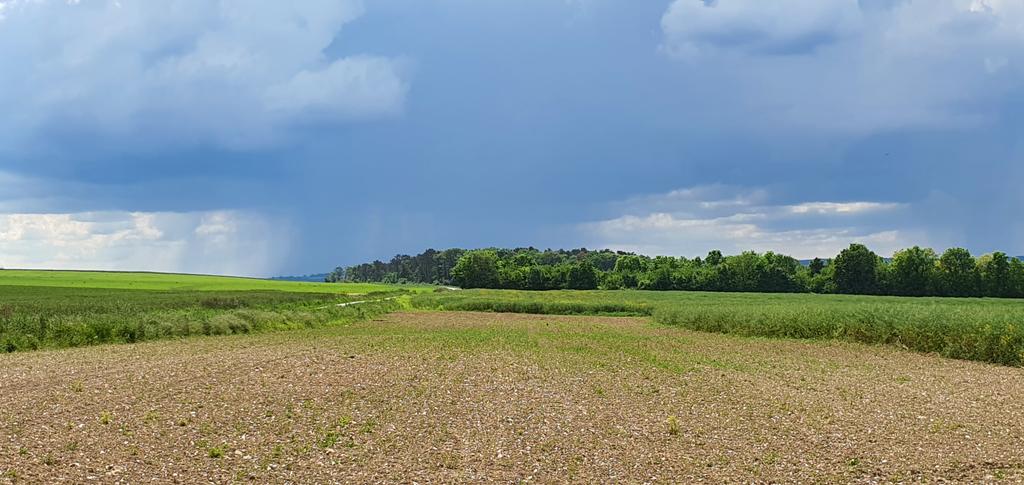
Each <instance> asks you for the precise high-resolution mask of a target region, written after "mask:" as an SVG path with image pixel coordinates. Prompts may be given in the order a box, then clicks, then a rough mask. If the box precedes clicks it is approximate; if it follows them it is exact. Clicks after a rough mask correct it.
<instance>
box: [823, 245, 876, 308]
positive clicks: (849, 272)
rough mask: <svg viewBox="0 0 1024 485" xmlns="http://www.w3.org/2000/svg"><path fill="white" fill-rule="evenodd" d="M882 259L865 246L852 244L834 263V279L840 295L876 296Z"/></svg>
mask: <svg viewBox="0 0 1024 485" xmlns="http://www.w3.org/2000/svg"><path fill="white" fill-rule="evenodd" d="M881 259H882V258H879V257H878V255H877V254H875V253H874V252H872V251H871V250H870V249H868V248H867V247H866V246H864V245H863V244H856V243H854V244H851V245H850V247H848V248H846V249H844V250H842V251H841V252H840V253H839V255H838V256H836V258H835V260H833V261H832V265H831V266H833V268H834V273H833V279H834V280H835V286H836V291H838V292H839V293H853V294H868V295H870V294H874V293H876V292H877V291H878V266H879V264H880V263H881Z"/></svg>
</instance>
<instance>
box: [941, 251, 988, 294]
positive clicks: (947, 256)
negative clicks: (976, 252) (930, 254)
mask: <svg viewBox="0 0 1024 485" xmlns="http://www.w3.org/2000/svg"><path fill="white" fill-rule="evenodd" d="M938 280H939V291H938V293H940V294H943V295H946V296H975V295H977V294H978V268H977V262H976V261H975V260H974V257H973V256H971V252H970V251H968V250H966V249H964V248H949V249H947V250H946V251H945V252H944V253H942V257H940V258H939V264H938Z"/></svg>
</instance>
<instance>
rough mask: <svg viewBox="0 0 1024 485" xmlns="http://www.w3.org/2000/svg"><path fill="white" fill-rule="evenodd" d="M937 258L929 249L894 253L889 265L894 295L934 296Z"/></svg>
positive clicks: (919, 248)
mask: <svg viewBox="0 0 1024 485" xmlns="http://www.w3.org/2000/svg"><path fill="white" fill-rule="evenodd" d="M936 261H938V257H937V256H936V255H935V251H933V250H932V249H931V248H921V247H918V246H914V247H912V248H908V249H903V250H900V251H896V254H893V256H892V262H890V263H889V269H890V271H891V276H892V285H893V287H892V288H891V289H892V291H893V293H894V294H897V295H905V296H924V295H931V294H934V289H935V280H936V264H935V263H936Z"/></svg>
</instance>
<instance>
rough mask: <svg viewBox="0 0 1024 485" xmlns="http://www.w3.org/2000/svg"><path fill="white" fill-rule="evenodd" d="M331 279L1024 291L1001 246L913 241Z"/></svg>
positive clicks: (538, 256)
mask: <svg viewBox="0 0 1024 485" xmlns="http://www.w3.org/2000/svg"><path fill="white" fill-rule="evenodd" d="M326 280H327V281H329V282H333V281H353V282H383V283H433V284H441V285H456V286H460V287H463V288H500V289H519V290H554V289H579V290H591V289H609V290H613V289H641V290H691V291H737V292H773V293H796V292H813V293H849V294H863V295H901V296H990V297H1007V298H1022V297H1024V262H1022V261H1021V260H1020V259H1018V258H1016V257H1010V256H1007V255H1006V254H1005V253H1002V252H994V253H990V254H986V255H983V256H980V257H974V256H973V255H971V253H970V251H968V250H966V249H963V248H950V249H947V250H946V251H945V252H943V253H942V254H941V255H939V254H937V253H936V252H935V251H934V250H932V249H930V248H922V247H918V246H914V247H912V248H909V249H903V250H900V251H897V252H896V253H895V254H894V255H893V257H892V258H890V259H883V258H882V257H880V256H879V255H877V254H875V253H874V252H873V251H871V250H870V249H868V248H867V247H866V246H864V245H862V244H851V245H850V247H848V248H846V249H844V250H842V251H841V252H840V253H839V254H838V255H837V256H836V257H835V258H832V259H818V258H815V259H813V260H811V261H809V262H806V264H804V263H801V262H800V261H798V260H796V259H795V258H792V257H790V256H786V255H783V254H778V253H774V252H770V251H769V252H766V253H757V252H753V251H747V252H744V253H741V254H737V255H732V256H725V255H723V254H722V252H721V251H718V250H713V251H711V252H709V253H708V254H707V256H705V257H703V258H700V257H697V258H692V259H690V258H685V257H672V256H656V257H649V256H644V255H640V254H635V253H630V252H623V251H610V250H607V249H605V250H597V251H591V250H587V249H586V248H580V249H572V250H562V249H559V250H550V249H548V250H544V251H541V250H538V249H535V248H532V247H530V248H516V249H503V248H489V249H477V250H465V249H447V250H443V251H437V250H433V249H428V250H426V251H424V252H423V253H420V254H418V255H415V256H409V255H402V254H400V255H397V256H395V257H394V258H391V260H390V261H388V262H386V263H385V262H382V261H374V262H372V263H365V264H359V265H355V266H350V267H347V268H341V267H339V268H336V269H335V270H334V271H333V272H331V273H330V274H329V275H328V276H327V278H326Z"/></svg>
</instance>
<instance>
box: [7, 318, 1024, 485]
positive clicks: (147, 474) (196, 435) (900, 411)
mask: <svg viewBox="0 0 1024 485" xmlns="http://www.w3.org/2000/svg"><path fill="white" fill-rule="evenodd" d="M1021 396H1024V371H1022V370H1021V369H1013V368H1006V367H998V366H992V365H985V364H978V363H971V362H962V361H953V360H947V359H941V358H937V357H931V356H924V355H918V354H913V353H908V352H901V351H898V350H894V349H888V348H878V347H866V346H860V345H850V344H824V343H807V342H792V341H779V340H754V339H741V338H735V337H729V336H722V335H709V334H699V333H694V332H688V331H684V330H679V329H674V328H665V327H658V326H653V325H650V324H648V323H647V322H645V321H644V320H640V319H630V318H584V317H555V316H531V315H510V314H485V313H418V312H417V313H396V314H393V315H390V316H388V317H386V318H384V319H382V320H379V321H373V322H364V323H359V324H354V325H350V326H345V327H335V328H328V329H319V330H315V331H293V332H281V333H275V334H266V335H255V336H234V337H220V338H200V339H191V340H186V341H173V342H155V343H144V344H137V345H121V346H103V347H95V348H87V349H73V350H64V351H54V352H36V353H24V354H12V355H2V356H0V474H2V476H3V478H0V482H3V481H4V480H6V481H10V482H18V483H21V482H25V483H37V482H55V481H60V480H66V481H70V482H91V481H95V482H98V483H112V482H124V483H128V482H131V483H148V482H154V481H157V482H178V483H197V482H210V481H212V482H232V481H240V482H256V483H268V482H270V483H283V482H297V483H331V482H337V483H353V482H355V483H375V482H388V483H391V482H402V483H408V482H420V483H430V482H441V483H450V482H500V483H511V482H517V481H518V482H539V483H553V482H564V481H575V482H581V483H586V482H589V483H595V482H601V483H608V482H624V483H644V482H648V483H680V482H687V483H692V482H708V483H721V482H747V483H749V482H807V483H810V482H879V481H904V482H908V481H909V482H917V481H934V480H935V479H937V478H942V479H946V480H948V481H954V482H969V483H977V482H983V481H1013V482H1016V481H1020V480H1021V479H1022V478H1024V399H1022V398H1021Z"/></svg>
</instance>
